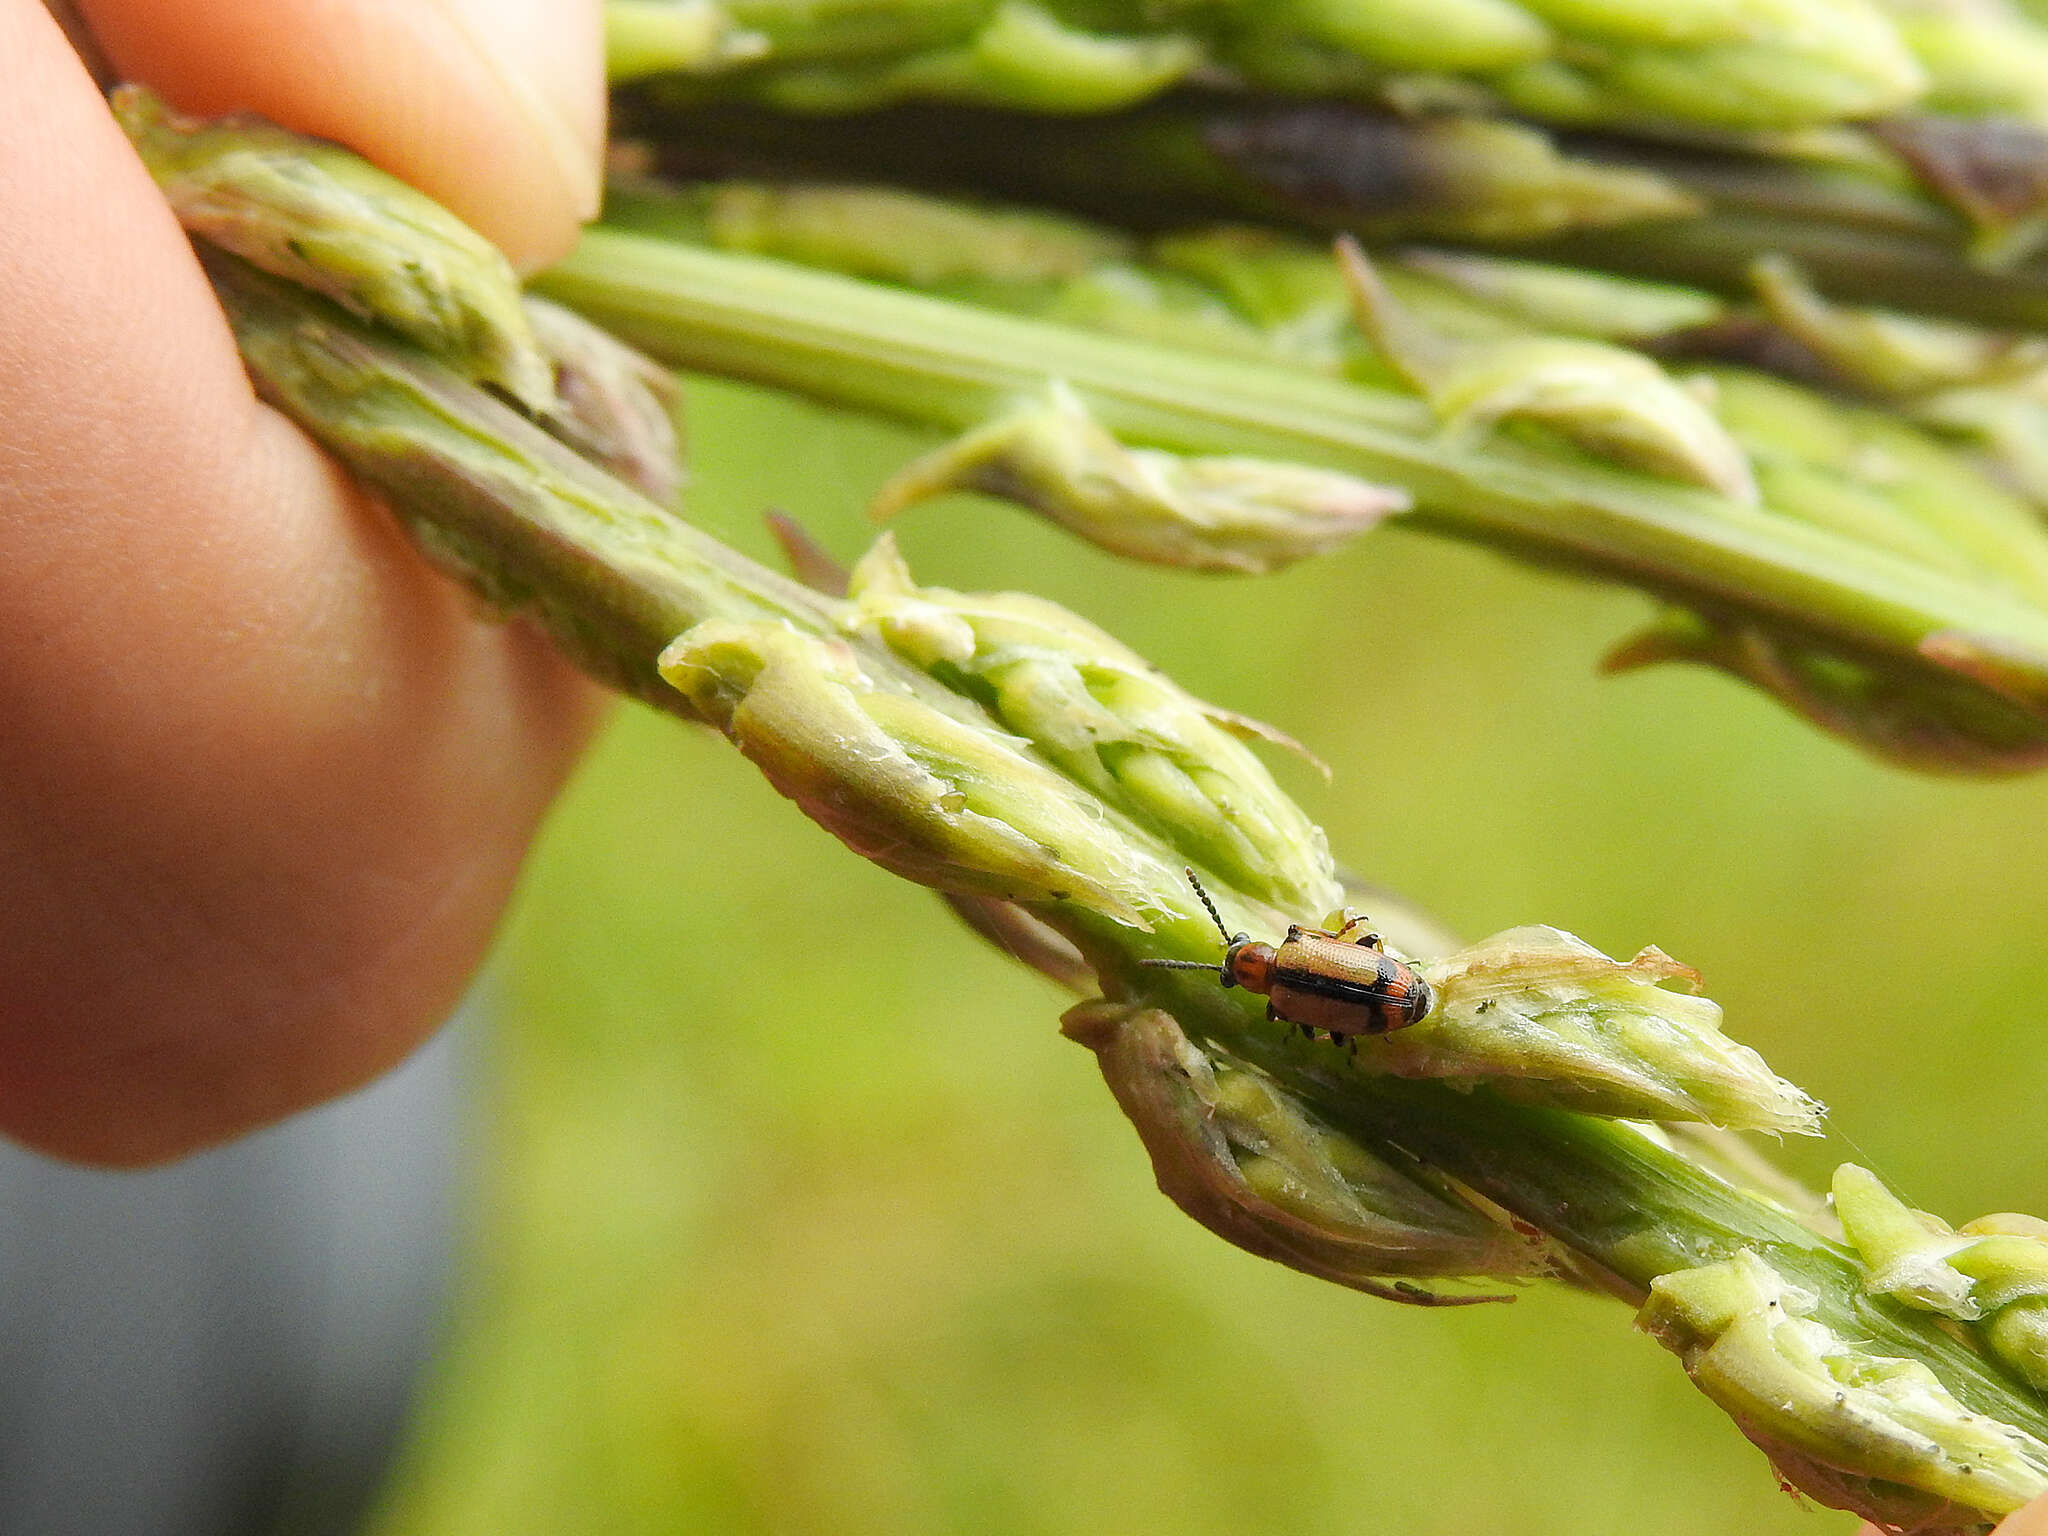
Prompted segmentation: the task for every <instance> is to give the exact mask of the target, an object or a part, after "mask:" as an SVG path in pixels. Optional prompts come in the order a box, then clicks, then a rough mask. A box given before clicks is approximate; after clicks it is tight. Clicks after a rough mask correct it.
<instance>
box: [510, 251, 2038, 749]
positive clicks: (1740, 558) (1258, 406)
mask: <svg viewBox="0 0 2048 1536" xmlns="http://www.w3.org/2000/svg"><path fill="white" fill-rule="evenodd" d="M538 286H539V287H540V289H541V290H542V291H544V292H546V293H549V294H551V295H552V296H554V297H556V298H558V299H560V300H562V301H563V302H565V303H568V304H570V305H572V306H573V307H576V308H578V309H581V310H582V311H584V312H585V313H587V314H589V315H590V316H591V317H592V318H594V319H596V320H598V321H600V322H601V323H603V324H604V325H606V326H607V327H609V328H611V329H613V330H615V331H617V332H619V333H620V334H621V335H623V336H626V337H627V338H629V339H630V340H632V341H634V342H635V343H637V344H638V345H640V346H642V347H643V348H645V349H647V350H648V351H650V352H653V353H654V354H656V355H657V356H660V357H662V358H663V359H664V360H666V361H668V362H671V363H673V364H675V365H677V366H679V367H684V368H692V369H699V370H703V371H707V372H713V373H721V374H728V375H733V376H737V377H741V378H747V379H752V380H755V381H758V382H761V383H765V384H771V385H776V386H779V387H781V388H785V389H791V390H795V391H798V392H800V393H803V394H807V395H811V396H813V397H815V398H818V399H821V400H824V401H827V402H830V403H833V404H837V405H843V406H852V407H856V408H859V409H864V410H871V411H878V412H882V413H885V414H888V415H892V416H896V417H899V418H901V419H904V420H908V421H912V422H917V423H920V424H923V425H927V426H933V427H940V428H947V429H964V428H967V427H970V426H973V425H975V424H977V423H979V422H981V421H984V420H986V419H987V418H988V417H990V416H991V415H992V414H994V413H995V412H997V411H998V410H1000V409H1002V408H1003V407H1004V406H1006V405H1007V404H1009V403H1010V402H1012V401H1013V400H1014V399H1015V398H1017V397H1019V396H1021V395H1023V394H1025V393H1027V392H1029V391H1032V390H1036V389H1039V388H1041V387H1042V386H1043V385H1044V384H1045V382H1046V381H1047V380H1049V379H1058V380H1062V381H1064V382H1065V383H1066V384H1068V385H1069V386H1071V387H1072V388H1073V389H1074V390H1075V391H1076V392H1077V393H1078V394H1079V395H1080V396H1081V397H1082V398H1083V399H1084V400H1085V401H1086V403H1087V404H1088V406H1089V408H1090V409H1091V411H1092V412H1093V413H1094V414H1095V416H1096V417H1097V419H1098V420H1100V421H1101V422H1102V424H1103V425H1104V426H1105V427H1107V428H1108V429H1109V430H1110V431H1112V432H1114V433H1116V434H1117V435H1118V436H1119V437H1121V438H1123V439H1125V440H1127V441H1133V442H1142V443H1147V444H1151V445H1154V446H1158V447H1163V448H1169V449H1174V450H1177V451H1182V452H1191V453H1250V454H1257V455H1261V456H1264V457H1268V458H1275V459H1284V460H1292V461H1298V462H1302V463H1309V464H1319V465H1324V466H1327V467H1330V468H1335V469H1341V470H1344V471H1346V472H1349V473H1352V474H1356V475H1358V476H1360V477H1361V478H1364V479H1367V480H1372V481H1380V482H1389V483H1393V484H1397V485H1400V486H1403V487H1404V488H1406V489H1407V490H1409V491H1410V492H1411V493H1412V494H1413V495H1414V496H1415V498H1416V503H1417V508H1418V511H1417V513H1416V514H1415V515H1416V517H1417V518H1418V520H1419V521H1421V522H1423V523H1425V524H1427V525H1429V526H1432V527H1435V528H1437V529H1439V530H1442V531H1445V532H1449V533H1453V534H1456V535H1458V536H1461V537H1465V538H1471V539H1475V540H1479V541H1483V542H1487V543H1492V544H1497V545H1501V546H1505V547H1506V548H1509V549H1511V550H1514V551H1518V552H1520V553H1523V554H1526V555H1529V556H1532V557H1534V558H1537V559H1539V560H1544V561H1547V562H1551V563H1567V564H1571V565H1576V566H1590V567H1592V568H1593V569H1594V570H1596V571H1598V572H1600V573H1603V574H1606V575H1610V576H1613V577H1617V578H1620V579H1622V580H1625V581H1628V582H1631V583H1633V584H1635V585H1638V586H1641V587H1644V588H1647V589H1649V590H1651V591H1653V592H1657V593H1659V594H1662V595H1666V596H1670V597H1674V598H1677V599H1680V600H1682V601H1685V602H1687V603H1689V604H1691V605H1693V606H1696V607H1699V608H1702V609H1704V610H1706V611H1710V612H1720V613H1736V614H1745V615H1762V616H1764V617H1766V618H1768V619H1770V620H1772V621H1775V622H1777V623H1779V624H1784V625H1789V626H1791V627H1793V628H1795V629H1798V630H1801V631H1804V632H1806V633H1809V634H1812V635H1816V636H1822V637H1826V638H1828V639H1830V640H1832V641H1834V642H1836V643H1838V644H1840V645H1841V646H1843V647H1845V648H1847V649H1849V650H1852V651H1855V652H1859V653H1864V654H1869V655H1873V656H1877V657H1883V658H1890V659H1892V660H1893V661H1894V662H1903V663H1906V664H1907V665H1909V666H1927V665H1928V664H1927V663H1926V662H1925V660H1924V656H1923V652H1922V650H1921V647H1922V646H1923V644H1924V643H1925V642H1928V641H1930V640H1932V639H1933V638H1934V637H1936V636H1941V635H1946V634H1965V635H1969V636H1971V637H1974V638H1978V639H1981V640H1983V641H1985V642H1986V643H1987V645H1988V646H1989V647H1990V648H1992V649H1994V650H1996V651H1997V652H1998V653H1999V654H2000V655H2001V656H2003V657H2007V658H2010V659H2011V660H2012V662H2013V665H2014V667H2015V669H2016V670H2015V672H2014V673H2013V676H2015V677H2016V678H2020V679H2022V681H2021V683H2020V685H2019V686H2021V687H2022V688H2023V689H2024V690H2025V692H2026V694H2027V704H2028V707H2029V709H2030V711H2031V712H2033V713H2036V714H2038V713H2039V712H2040V711H2041V710H2042V709H2043V708H2044V707H2048V614H2043V613H2041V612H2040V611H2039V610H2037V609H2035V608H2032V607H2031V606H2028V605H2025V604H2023V603H2020V602H2018V601H2015V600H2013V599H2010V598H2007V597H2004V596H2002V595H2000V594H1997V593H1995V592H1991V591H1987V590H1985V589H1984V588H1983V587H1981V586H1979V585H1976V584H1973V583H1970V582H1968V581H1964V580H1959V579H1955V578H1951V577H1948V576H1945V575H1943V574H1940V573H1938V572H1935V571H1931V570H1928V569H1925V568H1923V567H1922V566H1920V565H1918V564H1916V563H1914V562H1912V561H1910V560H1907V559H1904V558H1901V557H1899V556H1896V555H1893V554H1890V553H1888V552H1886V551H1883V550H1881V549H1876V548H1872V547H1869V546H1867V545H1863V544H1859V543H1856V542H1853V541H1850V540H1847V539H1844V538H1842V537H1840V536H1837V535H1834V534H1831V533H1829V532H1827V531H1826V530H1824V529H1820V528H1817V527H1814V526H1811V525H1807V524H1801V523H1796V522H1794V521H1792V520H1791V519H1789V518H1785V517H1780V516H1776V515H1773V514H1772V513H1771V512H1770V511H1769V510H1768V509H1754V508H1747V507H1742V506H1739V505H1737V504H1735V503H1733V502H1730V501H1727V500H1725V499H1722V498H1719V497H1716V496H1713V495H1711V494H1709V493H1706V492H1703V491H1696V490H1692V489H1690V488H1686V487H1683V486H1678V485H1673V484H1669V483H1665V482H1660V481H1655V480H1651V479H1648V478H1647V477H1644V476H1640V475H1633V474H1628V473H1625V472H1621V471H1616V470H1610V469H1607V468H1605V467H1603V466H1599V465H1595V464H1591V463H1577V462H1569V461H1565V460H1562V459H1561V458H1560V457H1558V456H1556V455H1554V454H1544V453H1540V452H1538V451H1536V450H1534V449H1531V448H1527V447H1524V446H1522V445H1519V444H1516V443H1514V442H1511V441H1503V440H1499V439H1495V440H1493V441H1491V442H1489V443H1488V444H1487V445H1485V446H1484V447H1480V448H1474V447H1468V446H1465V445H1463V444H1460V443H1455V442H1451V441H1447V440H1446V439H1445V438H1443V437H1442V436H1441V435H1439V434H1438V433H1437V432H1436V431H1435V428H1434V423H1433V421H1432V419H1431V417H1430V415H1429V413H1428V410H1427V408H1426V407H1425V406H1424V405H1423V404H1422V403H1421V402H1419V401H1417V400H1415V399H1413V398H1411V397H1408V396H1403V395H1397V394H1394V393H1392V392H1389V391H1383V390H1375V389H1372V388H1369V387H1366V386H1363V385H1358V384H1353V383H1348V382H1344V381H1341V380H1333V379H1326V378H1318V377H1313V376H1309V375H1306V374H1303V373H1300V372H1296V371H1291V370H1288V369H1284V368H1279V367H1268V366H1260V365H1258V364H1254V363H1248V362H1244V361H1240V360H1236V359H1213V358H1205V357H1199V356H1194V355H1189V354H1185V353H1181V352H1178V351H1174V350H1169V349H1166V348H1162V347H1157V346H1152V345H1148V344H1146V343H1142V342H1137V341H1130V340H1125V339H1121V338H1116V337H1107V336H1100V335H1094V334H1090V333H1087V332H1083V331H1079V330H1074V329H1070V328H1066V327H1063V326H1059V325H1054V324H1049V323H1046V322H1043V321H1037V320H1028V319H1021V318H1018V317H1014V316H1009V315H1003V314H997V313H992V312H988V311H984V310H980V309H977V308H973V307H970V306H967V305H962V304H956V303H951V302H948V301H945V300H940V299H933V298H929V297H925V296H922V295H917V294H910V293H903V292H897V291H893V290H889V289H885V288H881V287H878V286H876V285H873V284H869V283H863V282H858V281H854V280H850V279H847V278H843V277H839V276H836V275H833V274H828V273H819V272H813V271H806V270H803V269H800V268H796V267H793V266H789V265H785V264H783V263H780V262H774V261H766V260H761V259H758V258H753V257H747V256H739V255H732V254H727V253H721V252H714V251H706V250H699V249H689V248H684V247H679V246H675V245H671V244H669V243H667V242H663V241H659V240H652V239H648V238H645V237H641V236H636V235H630V234H622V233H619V232H616V231H612V230H606V229H597V230H593V231H591V232H590V233H589V234H588V235H587V236H586V237H585V239H584V241H583V243H582V244H581V245H580V246H579V247H578V248H577V250H576V251H575V252H573V253H572V254H571V255H570V257H569V258H568V260H566V261H565V262H563V263H562V264H561V265H559V266H557V267H555V268H553V269H552V270H550V271H549V272H547V273H545V274H543V275H542V277H541V278H540V280H539V284H538Z"/></svg>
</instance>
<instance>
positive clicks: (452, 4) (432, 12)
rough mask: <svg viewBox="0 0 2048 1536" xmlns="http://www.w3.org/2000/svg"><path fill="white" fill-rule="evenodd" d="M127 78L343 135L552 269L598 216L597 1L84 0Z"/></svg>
mask: <svg viewBox="0 0 2048 1536" xmlns="http://www.w3.org/2000/svg"><path fill="white" fill-rule="evenodd" d="M80 9H81V10H82V11H83V12H84V14H85V17H86V20H87V21H88V22H89V24H90V25H91V27H92V29H93V31H94V33H95V34H96V36H97V37H98V39H99V41H100V43H101V45H102V46H103V47H104V48H105V50H106V52H107V55H108V57H109V59H110V60H111V61H112V62H113V64H114V66H115V68H116V69H117V70H118V71H119V72H120V73H121V74H122V75H123V76H124V77H125V78H130V79H135V80H140V81H142V82H144V83H145V84H148V85H151V86H154V87H155V88H156V89H157V90H158V91H160V92H161V93H163V94H164V95H165V96H166V97H168V98H169V99H170V100H171V101H172V102H173V103H174V104H175V105H177V106H178V107H180V108H182V109H184V110H185V111H188V112H194V113H199V114H214V113H221V112H232V111H244V112H256V113H259V114H261V115H262V116H264V117H267V118H270V119H272V120H273V121H275V122H278V123H281V124H283V125H284V126H286V127H288V128H295V129H297V130H299V131H300V132H302V133H315V134H319V135H320V136H322V137H323V138H329V139H334V140H337V141H338V142H340V143H343V144H346V145H348V146H349V148H351V149H353V150H355V151H356V152H357V153H358V154H361V155H363V156H365V157H366V158H368V159H370V160H372V161H374V162H375V163H376V164H378V165H379V166H381V167H383V168H384V169H385V170H387V171H389V172H391V173H392V174H393V175H394V176H398V177H400V178H402V179H403V180H405V181H408V182H410V183H412V184H413V185H414V186H416V187H418V188H420V190H421V191H423V192H426V193H427V194H429V195H430V196H432V197H434V198H436V199H437V200H439V201H441V202H443V203H446V204H447V205H448V206H449V207H450V208H452V209H453V210H454V211H455V212H456V213H457V214H458V215H460V216H461V217H462V218H463V219H464V220H466V221H467V222H468V223H470V224H471V225H473V226H474V227H475V228H477V229H478V230H480V231H481V232H482V233H483V234H484V235H485V236H487V237H488V238H489V239H491V240H492V241H494V242H496V244H497V245H498V246H499V247H500V248H501V249H503V250H504V251H505V253H506V254H507V255H508V256H510V257H511V258H512V261H513V264H514V265H515V266H518V267H521V268H526V269H530V268H533V267H537V266H542V265H545V264H546V263H547V262H549V261H551V260H553V259H554V258H555V257H557V256H559V255H561V254H562V253H563V252H564V251H566V250H567V249H568V248H569V245H570V243H571V242H572V241H573V240H574V239H575V235H576V226H577V225H578V223H580V222H581V221H582V220H584V219H588V218H590V217H592V216H593V215H594V214H595V213H596V211H597V199H598V189H599V170H598V165H599V156H600V153H601V148H602V144H603V139H604V40H603V23H602V19H601V16H600V12H599V6H598V0H81V4H80Z"/></svg>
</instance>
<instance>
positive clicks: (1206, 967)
mask: <svg viewBox="0 0 2048 1536" xmlns="http://www.w3.org/2000/svg"><path fill="white" fill-rule="evenodd" d="M1138 964H1140V965H1149V966H1151V967H1152V968H1153V969H1154V970H1159V971H1214V972H1215V973H1216V974H1217V975H1218V976H1221V975H1222V974H1223V967H1222V966H1220V965H1211V964H1209V962H1208V961H1206V960H1140V961H1139V962H1138Z"/></svg>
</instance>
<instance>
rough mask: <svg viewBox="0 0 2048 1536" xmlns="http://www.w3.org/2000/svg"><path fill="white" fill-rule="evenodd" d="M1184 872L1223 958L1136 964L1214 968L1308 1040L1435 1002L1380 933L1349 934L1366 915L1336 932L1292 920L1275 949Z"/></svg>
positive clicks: (1407, 1014) (1381, 1022) (1369, 1031)
mask: <svg viewBox="0 0 2048 1536" xmlns="http://www.w3.org/2000/svg"><path fill="white" fill-rule="evenodd" d="M1187 877H1188V884H1190V885H1192V886H1193V887H1194V888H1195V894H1196V895H1197V896H1199V897H1201V898H1202V905H1203V906H1204V907H1206V908H1208V911H1209V916H1210V918H1211V920H1212V921H1214V922H1215V924H1216V931H1217V932H1218V933H1220V934H1222V935H1223V962H1222V964H1220V965H1209V964H1205V963H1204V962H1202V961H1200V960H1141V961H1139V962H1138V963H1139V964H1140V965H1150V966H1156V967H1157V968H1159V969H1160V970H1170V971H1214V972H1216V973H1217V974H1218V975H1219V976H1221V977H1222V978H1223V985H1224V986H1226V987H1243V988H1244V989H1245V991H1247V992H1257V993H1259V994H1261V995H1262V996H1263V997H1264V998H1265V999H1266V1017H1267V1018H1269V1019H1274V1020H1277V1021H1279V1022H1280V1023H1283V1024H1292V1025H1294V1026H1296V1027H1297V1028H1298V1029H1300V1030H1301V1032H1302V1033H1303V1034H1305V1035H1307V1036H1309V1037H1310V1038H1311V1039H1313V1038H1314V1037H1315V1034H1316V1032H1317V1031H1318V1030H1321V1031H1322V1032H1323V1033H1325V1034H1327V1035H1328V1036H1329V1037H1330V1039H1331V1040H1332V1041H1335V1040H1336V1039H1337V1038H1338V1037H1340V1036H1355V1035H1384V1034H1386V1033H1387V1032H1388V1031H1390V1030H1396V1029H1406V1028H1407V1027H1408V1026H1409V1025H1410V1024H1419V1023H1421V1022H1422V1020H1423V1019H1424V1018H1426V1017H1427V1016H1428V1014H1429V1010H1430V1009H1431V1008H1432V1007H1434V1006H1435V1005H1436V996H1435V994H1434V993H1432V992H1431V991H1430V989H1429V983H1428V982H1426V981H1424V980H1423V979H1422V978H1421V977H1420V976H1418V975H1416V974H1415V972H1414V971H1413V970H1412V969H1411V968H1410V967H1408V966H1407V965H1404V964H1403V963H1402V962H1401V961H1399V960H1396V959H1395V958H1394V957H1393V956H1392V955H1390V954H1387V953H1386V952H1385V950H1383V949H1382V948H1381V947H1380V946H1381V942H1382V941H1381V939H1380V936H1379V935H1378V934H1377V933H1374V932H1372V931H1371V930H1370V929H1369V928H1368V929H1367V930H1366V932H1365V934H1364V935H1363V936H1362V937H1360V938H1356V939H1353V938H1349V937H1347V936H1348V935H1349V934H1350V933H1351V932H1352V930H1353V929H1356V928H1364V927H1365V926H1366V920H1365V919H1364V918H1362V917H1354V918H1351V919H1350V920H1349V921H1347V922H1346V923H1345V924H1344V926H1343V927H1342V928H1339V929H1338V930H1337V931H1336V932H1335V933H1331V932H1329V931H1328V930H1326V929H1322V928H1304V927H1302V926H1301V925H1300V924H1299V923H1295V924H1292V925H1290V926H1289V928H1288V930H1287V937H1286V939H1285V940H1283V941H1282V942H1281V944H1280V945H1279V947H1278V948H1275V947H1274V946H1273V945H1271V944H1260V943H1256V942H1254V941H1253V939H1252V936H1251V935H1250V934H1248V933H1232V932H1231V931H1230V929H1229V928H1228V927H1226V926H1225V925H1224V922H1223V915H1222V914H1221V913H1220V912H1218V911H1217V910H1216V903H1215V902H1213V901H1211V900H1210V899H1209V893H1208V892H1207V891H1205V890H1203V889H1202V882H1201V881H1200V880H1198V879H1197V878H1196V877H1195V872H1194V871H1193V870H1192V869H1190V870H1188V871H1187Z"/></svg>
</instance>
